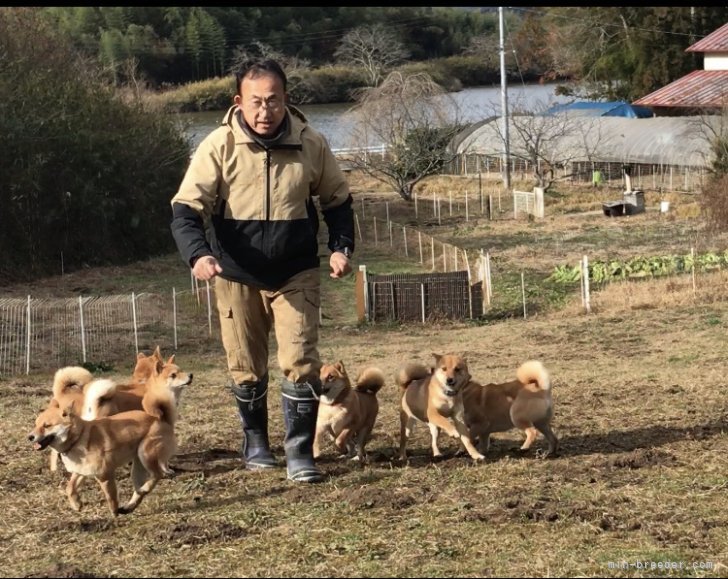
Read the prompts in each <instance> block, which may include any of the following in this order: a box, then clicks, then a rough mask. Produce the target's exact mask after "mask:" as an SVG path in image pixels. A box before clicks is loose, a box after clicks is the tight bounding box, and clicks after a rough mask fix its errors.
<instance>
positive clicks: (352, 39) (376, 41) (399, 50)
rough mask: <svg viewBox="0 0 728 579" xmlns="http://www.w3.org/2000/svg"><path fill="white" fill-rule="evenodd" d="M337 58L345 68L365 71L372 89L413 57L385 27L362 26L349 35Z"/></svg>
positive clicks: (379, 25)
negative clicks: (394, 68)
mask: <svg viewBox="0 0 728 579" xmlns="http://www.w3.org/2000/svg"><path fill="white" fill-rule="evenodd" d="M334 57H335V58H336V59H337V61H338V62H340V63H341V64H349V65H353V66H358V67H361V68H363V69H364V71H365V72H366V75H367V79H368V81H369V86H377V84H379V81H380V80H381V79H382V76H383V75H384V73H385V72H386V71H387V70H389V69H390V68H392V67H393V66H394V65H396V64H399V63H400V62H402V61H404V60H405V59H407V58H408V57H409V52H408V51H407V50H406V49H405V48H404V45H403V44H402V43H401V42H400V41H399V39H398V38H397V36H396V35H395V34H394V32H392V30H391V29H390V28H387V27H386V26H384V25H383V24H373V25H367V26H359V27H357V28H354V29H352V30H350V31H349V32H347V33H346V35H345V36H344V38H342V40H341V43H340V44H339V47H338V48H337V49H336V52H334Z"/></svg>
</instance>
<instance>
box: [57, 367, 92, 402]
mask: <svg viewBox="0 0 728 579" xmlns="http://www.w3.org/2000/svg"><path fill="white" fill-rule="evenodd" d="M93 379H94V377H93V375H92V374H91V372H89V371H88V370H86V368H82V367H81V366H66V367H65V368H61V369H60V370H57V371H56V374H55V376H53V398H55V399H57V400H58V399H60V398H61V397H62V396H63V395H64V394H65V393H66V391H67V390H69V389H71V388H76V389H77V390H78V391H79V392H83V387H84V386H86V384H88V383H89V382H91V380H93Z"/></svg>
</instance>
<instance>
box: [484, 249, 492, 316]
mask: <svg viewBox="0 0 728 579" xmlns="http://www.w3.org/2000/svg"><path fill="white" fill-rule="evenodd" d="M485 273H486V276H487V277H486V280H487V283H488V285H487V288H488V305H490V302H491V301H492V300H493V280H492V279H491V276H490V252H489V251H488V252H486V254H485Z"/></svg>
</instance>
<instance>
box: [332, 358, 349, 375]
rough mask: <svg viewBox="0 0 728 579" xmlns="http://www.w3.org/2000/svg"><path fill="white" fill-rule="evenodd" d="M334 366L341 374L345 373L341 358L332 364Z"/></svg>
mask: <svg viewBox="0 0 728 579" xmlns="http://www.w3.org/2000/svg"><path fill="white" fill-rule="evenodd" d="M334 368H336V369H337V370H338V371H339V372H341V373H342V374H346V370H345V369H344V363H343V362H342V361H341V360H339V361H338V362H336V364H334Z"/></svg>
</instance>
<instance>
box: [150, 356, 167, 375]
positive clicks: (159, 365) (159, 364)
mask: <svg viewBox="0 0 728 579" xmlns="http://www.w3.org/2000/svg"><path fill="white" fill-rule="evenodd" d="M163 369H164V362H163V361H162V360H155V361H154V368H153V369H152V375H153V376H159V375H160V374H161V373H162V370H163Z"/></svg>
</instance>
